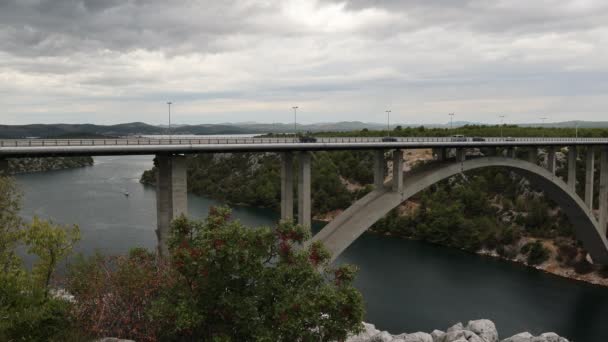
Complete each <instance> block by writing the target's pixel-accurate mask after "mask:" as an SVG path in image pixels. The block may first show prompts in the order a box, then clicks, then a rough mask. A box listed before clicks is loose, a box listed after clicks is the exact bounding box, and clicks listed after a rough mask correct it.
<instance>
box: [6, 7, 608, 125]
mask: <svg viewBox="0 0 608 342" xmlns="http://www.w3.org/2000/svg"><path fill="white" fill-rule="evenodd" d="M607 93H608V1H606V0H350V1H340V0H275V1H273V0H209V1H202V0H201V1H196V0H171V1H167V0H0V105H1V110H0V124H25V123H55V122H67V123H85V122H91V123H100V124H111V123H119V122H127V121H145V122H149V123H153V124H160V123H166V121H167V105H166V104H165V103H166V102H167V101H173V102H174V105H173V122H177V123H189V124H197V123H219V122H239V121H258V122H289V121H291V120H292V119H293V114H292V111H291V109H290V108H291V107H292V106H294V105H297V106H299V107H300V110H299V112H298V118H299V121H301V122H303V123H312V122H330V121H331V122H333V121H343V120H360V121H366V122H383V121H384V120H385V114H384V110H386V109H391V110H392V118H391V121H398V122H402V123H445V122H447V121H449V117H448V113H449V112H455V113H456V116H455V119H456V120H466V121H475V122H487V123H496V122H498V121H499V118H498V116H499V115H501V114H504V115H506V119H505V120H506V121H507V122H515V123H517V122H538V121H539V118H540V117H548V118H549V119H548V120H547V121H565V120H608V115H607V113H608V94H607Z"/></svg>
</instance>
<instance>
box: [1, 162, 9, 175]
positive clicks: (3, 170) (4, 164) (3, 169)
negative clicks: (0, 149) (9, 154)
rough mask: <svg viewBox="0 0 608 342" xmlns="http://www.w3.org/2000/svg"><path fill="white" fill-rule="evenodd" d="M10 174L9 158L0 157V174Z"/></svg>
mask: <svg viewBox="0 0 608 342" xmlns="http://www.w3.org/2000/svg"><path fill="white" fill-rule="evenodd" d="M2 175H4V176H6V175H8V159H7V158H0V176H2Z"/></svg>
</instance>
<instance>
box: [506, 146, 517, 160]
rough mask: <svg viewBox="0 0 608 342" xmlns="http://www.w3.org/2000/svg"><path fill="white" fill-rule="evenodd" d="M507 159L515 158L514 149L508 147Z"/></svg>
mask: <svg viewBox="0 0 608 342" xmlns="http://www.w3.org/2000/svg"><path fill="white" fill-rule="evenodd" d="M507 157H509V158H515V147H509V148H508V149H507Z"/></svg>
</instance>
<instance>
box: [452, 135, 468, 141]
mask: <svg viewBox="0 0 608 342" xmlns="http://www.w3.org/2000/svg"><path fill="white" fill-rule="evenodd" d="M468 140H469V139H468V138H467V137H465V136H464V135H462V134H456V135H452V139H451V141H468Z"/></svg>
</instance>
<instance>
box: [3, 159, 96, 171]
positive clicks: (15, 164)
mask: <svg viewBox="0 0 608 342" xmlns="http://www.w3.org/2000/svg"><path fill="white" fill-rule="evenodd" d="M91 165H93V158H92V157H89V156H86V157H44V158H18V159H9V163H8V172H9V174H17V173H29V172H44V171H53V170H63V169H73V168H78V167H85V166H91Z"/></svg>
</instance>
